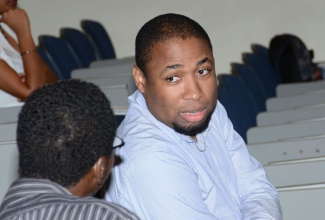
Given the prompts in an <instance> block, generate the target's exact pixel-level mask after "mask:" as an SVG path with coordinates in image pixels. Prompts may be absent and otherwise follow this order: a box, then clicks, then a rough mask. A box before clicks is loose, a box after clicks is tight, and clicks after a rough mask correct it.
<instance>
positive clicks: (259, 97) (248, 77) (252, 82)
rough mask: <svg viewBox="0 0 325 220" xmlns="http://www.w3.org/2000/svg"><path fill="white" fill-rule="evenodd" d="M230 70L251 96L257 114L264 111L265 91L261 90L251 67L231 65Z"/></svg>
mask: <svg viewBox="0 0 325 220" xmlns="http://www.w3.org/2000/svg"><path fill="white" fill-rule="evenodd" d="M231 69H232V73H233V74H234V75H238V76H239V77H240V78H241V79H242V80H243V82H244V83H245V85H246V86H247V88H248V89H249V91H250V92H251V94H252V95H253V98H254V100H255V102H256V105H257V108H258V112H264V111H266V100H267V94H266V92H265V89H264V88H263V85H262V83H261V81H260V79H259V78H258V76H257V75H256V73H255V71H254V70H253V69H252V67H250V66H248V65H245V64H240V63H232V64H231Z"/></svg>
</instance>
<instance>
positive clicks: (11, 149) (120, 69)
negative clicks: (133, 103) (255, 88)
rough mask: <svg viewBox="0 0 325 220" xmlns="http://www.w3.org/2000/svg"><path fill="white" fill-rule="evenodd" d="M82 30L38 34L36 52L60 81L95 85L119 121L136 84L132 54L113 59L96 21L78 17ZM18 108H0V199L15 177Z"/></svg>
mask: <svg viewBox="0 0 325 220" xmlns="http://www.w3.org/2000/svg"><path fill="white" fill-rule="evenodd" d="M81 27H82V29H83V31H81V30H77V29H73V28H61V29H60V36H59V37H56V36H50V35H41V36H39V37H38V39H39V46H38V52H39V54H40V55H41V57H42V58H43V59H44V60H45V61H46V62H47V63H48V65H49V66H50V67H51V68H52V69H53V70H54V71H55V73H56V74H57V76H58V78H59V79H60V80H65V79H70V78H78V79H82V80H84V81H88V82H92V83H94V84H96V85H98V86H99V87H100V88H101V89H102V91H103V92H104V94H105V95H106V96H107V98H108V99H109V100H110V102H111V106H112V109H113V111H114V114H115V116H116V120H117V124H119V123H120V122H121V121H122V120H123V118H124V115H125V113H126V110H127V97H128V96H129V95H130V94H131V93H133V92H134V91H135V89H136V86H135V84H134V81H133V77H132V74H131V69H132V66H133V64H134V57H127V58H124V59H116V55H115V51H114V48H113V45H112V43H111V41H110V39H109V36H108V34H107V32H106V30H105V29H104V27H103V26H102V25H101V24H100V23H99V22H96V21H90V20H82V21H81ZM20 109H21V107H20V106H19V107H10V108H0V155H1V161H2V164H5V165H3V166H1V167H0V173H1V175H2V176H3V177H5V178H3V179H4V180H3V181H0V199H1V198H2V197H3V196H4V193H5V192H6V191H7V189H8V187H9V185H10V184H11V182H12V181H13V180H14V179H16V178H18V176H19V175H18V151H17V147H16V141H15V140H16V127H17V119H18V114H19V112H20Z"/></svg>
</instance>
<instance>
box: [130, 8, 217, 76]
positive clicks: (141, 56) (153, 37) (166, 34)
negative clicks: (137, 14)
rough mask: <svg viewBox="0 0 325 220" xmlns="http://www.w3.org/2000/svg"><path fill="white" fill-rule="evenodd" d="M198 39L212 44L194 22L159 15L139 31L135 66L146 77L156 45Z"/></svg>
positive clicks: (172, 16)
mask: <svg viewBox="0 0 325 220" xmlns="http://www.w3.org/2000/svg"><path fill="white" fill-rule="evenodd" d="M191 37H194V38H198V39H202V40H204V41H206V42H207V44H208V45H209V47H210V48H211V51H212V44H211V41H210V38H209V36H208V34H207V33H206V31H205V30H204V29H203V28H202V27H201V25H200V24H198V23H197V22H196V21H194V20H192V19H190V18H189V17H186V16H184V15H179V14H172V13H170V14H163V15H159V16H157V17H155V18H153V19H151V20H149V21H148V22H147V23H145V24H144V25H143V26H142V27H141V29H140V30H139V32H138V34H137V36H136V39H135V60H136V64H137V66H138V67H139V68H140V69H141V71H142V72H143V73H144V74H145V75H146V72H147V69H146V68H147V66H146V65H147V63H148V62H150V59H151V58H152V54H151V49H152V48H153V47H154V46H155V45H156V44H157V43H161V42H164V41H166V40H170V39H172V38H181V39H184V40H185V39H187V38H191Z"/></svg>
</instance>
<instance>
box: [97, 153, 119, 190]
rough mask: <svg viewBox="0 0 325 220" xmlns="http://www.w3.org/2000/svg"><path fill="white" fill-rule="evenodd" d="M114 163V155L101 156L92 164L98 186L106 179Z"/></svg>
mask: <svg viewBox="0 0 325 220" xmlns="http://www.w3.org/2000/svg"><path fill="white" fill-rule="evenodd" d="M113 163H114V156H112V155H111V156H109V157H108V156H101V157H99V158H98V160H97V161H96V163H95V165H94V166H93V169H94V178H95V180H96V183H97V185H98V186H99V187H100V186H102V185H103V184H104V182H105V181H106V179H107V177H108V175H109V173H110V171H111V169H112V166H113Z"/></svg>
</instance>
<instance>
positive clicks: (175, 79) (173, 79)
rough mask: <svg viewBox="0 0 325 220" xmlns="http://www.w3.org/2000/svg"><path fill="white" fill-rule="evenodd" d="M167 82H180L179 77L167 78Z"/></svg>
mask: <svg viewBox="0 0 325 220" xmlns="http://www.w3.org/2000/svg"><path fill="white" fill-rule="evenodd" d="M166 80H167V81H168V82H176V81H178V80H179V77H177V76H170V77H167V78H166Z"/></svg>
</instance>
